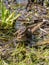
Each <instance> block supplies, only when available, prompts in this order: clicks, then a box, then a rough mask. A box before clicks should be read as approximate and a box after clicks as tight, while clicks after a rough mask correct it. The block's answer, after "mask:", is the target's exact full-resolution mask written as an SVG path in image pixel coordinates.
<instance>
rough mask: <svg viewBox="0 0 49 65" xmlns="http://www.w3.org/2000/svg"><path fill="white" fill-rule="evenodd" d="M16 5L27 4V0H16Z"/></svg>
mask: <svg viewBox="0 0 49 65" xmlns="http://www.w3.org/2000/svg"><path fill="white" fill-rule="evenodd" d="M16 2H17V3H19V4H21V3H25V4H26V3H28V0H16Z"/></svg>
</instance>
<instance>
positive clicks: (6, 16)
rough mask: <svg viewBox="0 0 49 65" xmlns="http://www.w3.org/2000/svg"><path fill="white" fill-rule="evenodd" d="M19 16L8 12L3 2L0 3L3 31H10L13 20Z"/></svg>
mask: <svg viewBox="0 0 49 65" xmlns="http://www.w3.org/2000/svg"><path fill="white" fill-rule="evenodd" d="M19 16H20V14H17V15H16V12H15V11H14V12H12V13H11V12H10V10H8V9H7V8H6V7H5V5H4V3H3V1H1V26H2V27H3V29H11V28H12V26H13V23H14V20H16V19H17V18H18V17H19Z"/></svg>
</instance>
